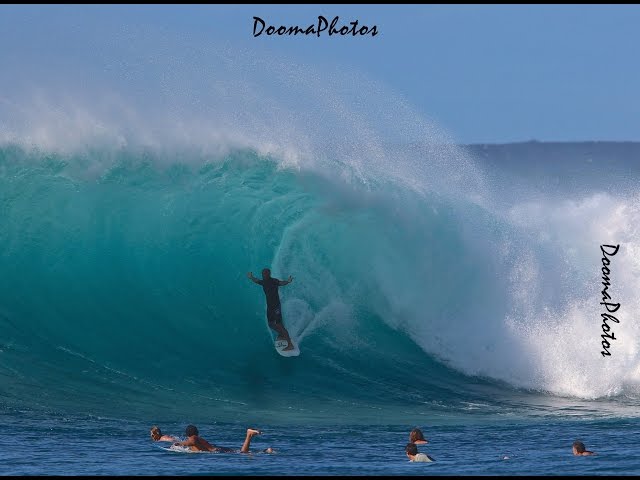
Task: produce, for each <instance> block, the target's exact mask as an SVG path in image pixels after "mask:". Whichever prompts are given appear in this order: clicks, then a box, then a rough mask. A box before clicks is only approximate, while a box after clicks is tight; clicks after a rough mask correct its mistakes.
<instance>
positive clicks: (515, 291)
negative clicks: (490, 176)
mask: <svg viewBox="0 0 640 480" xmlns="http://www.w3.org/2000/svg"><path fill="white" fill-rule="evenodd" d="M105 156H106V155H105V154H104V152H103V154H102V157H105ZM94 157H95V155H94ZM185 158H186V157H180V156H176V158H174V159H173V161H169V159H167V158H166V157H165V158H163V159H162V161H161V160H160V159H159V158H158V157H157V155H155V154H153V153H149V152H146V153H143V152H135V153H133V152H126V151H121V152H119V153H116V154H113V155H111V156H110V164H109V166H108V168H107V167H105V168H104V169H103V171H102V172H101V173H100V175H98V176H95V175H94V176H87V175H84V176H83V175H79V174H78V172H79V171H80V167H81V166H82V167H86V165H88V164H90V163H91V159H92V157H91V156H90V155H85V156H82V155H76V156H69V157H67V156H62V155H59V154H43V153H42V152H26V151H24V150H23V149H21V148H20V147H15V146H14V147H5V148H4V149H3V150H2V152H1V155H0V168H1V172H2V176H1V177H0V192H1V195H0V205H1V207H2V215H1V217H0V232H1V233H0V245H2V250H1V252H0V253H1V257H0V258H1V265H2V276H1V279H0V305H1V306H2V310H1V311H0V322H1V323H2V328H1V329H0V332H1V333H0V340H1V344H0V355H1V356H0V359H2V363H1V364H0V373H1V374H2V377H3V389H2V394H3V400H4V401H6V402H8V403H10V404H19V405H22V406H25V405H26V406H30V407H34V408H35V407H39V408H40V407H43V408H56V409H63V410H73V411H77V410H81V411H89V412H94V413H95V412H102V413H105V412H109V413H112V414H118V415H131V414H138V415H147V416H148V415H150V414H152V412H153V414H154V415H161V414H162V412H166V413H167V414H169V413H171V414H173V415H175V414H182V413H186V412H189V414H190V415H196V416H197V415H202V416H203V417H206V416H207V415H215V416H216V417H217V418H226V419H231V418H236V417H237V418H246V415H247V411H250V412H251V415H270V416H273V415H277V416H282V417H283V418H296V419H304V420H306V421H308V420H310V419H321V418H330V419H332V420H336V419H339V418H344V419H347V418H348V419H350V420H354V419H357V418H361V419H363V420H367V421H371V420H372V419H375V418H379V417H380V416H385V418H386V419H388V418H389V415H391V413H390V412H392V411H395V412H396V414H398V415H401V414H402V415H406V413H407V411H412V412H413V413H417V412H420V413H422V414H427V415H432V416H447V415H452V414H453V415H458V414H459V415H463V414H465V413H468V412H469V411H470V410H474V409H477V410H481V411H482V412H483V413H493V414H497V413H498V412H500V411H502V413H503V414H504V412H505V411H507V412H510V413H511V414H517V413H518V412H520V413H523V412H525V411H526V410H527V407H526V406H527V404H529V403H532V402H533V400H532V399H533V398H535V399H536V400H535V402H536V403H538V404H540V403H542V404H544V403H545V402H546V403H547V404H548V407H547V412H548V413H551V412H553V411H554V410H555V409H557V408H558V405H563V407H562V408H565V407H567V405H573V406H575V405H582V404H583V402H584V401H585V399H589V398H601V399H602V398H609V399H610V402H613V404H614V405H616V404H617V405H618V407H619V406H620V405H624V404H625V403H628V401H629V400H628V399H629V398H631V399H633V398H635V393H633V392H635V385H636V384H635V383H634V382H633V376H629V369H628V366H629V362H630V363H633V362H635V361H636V357H635V356H634V353H633V348H634V346H635V344H634V341H635V340H634V337H631V336H630V335H628V328H630V327H629V326H626V325H625V324H624V323H621V324H620V328H619V330H616V332H618V331H619V343H616V344H614V346H613V347H612V350H613V355H612V357H611V358H609V359H607V360H611V361H612V363H614V364H616V365H622V366H623V367H625V368H622V369H621V370H620V372H617V375H613V376H610V377H604V376H602V377H600V376H598V375H599V374H600V372H599V370H598V362H602V360H601V359H600V358H598V357H599V356H600V354H599V348H598V347H599V345H598V343H597V340H598V339H599V337H598V327H599V326H598V325H596V327H595V328H592V327H591V326H589V325H588V323H589V322H591V321H593V319H586V318H584V317H585V316H586V314H585V312H587V311H589V308H590V307H585V306H583V305H581V303H580V297H579V296H577V295H576V293H575V292H574V291H573V290H575V288H574V285H575V284H574V283H573V282H574V280H573V278H574V277H572V280H571V281H569V282H568V285H567V287H566V288H564V287H563V285H562V283H563V280H564V279H565V277H563V276H562V275H561V273H562V272H560V270H562V269H566V268H567V265H566V263H565V264H563V265H558V268H557V269H556V271H554V270H553V269H552V268H551V265H553V264H554V262H556V261H557V255H556V254H555V253H554V252H555V251H556V250H558V248H557V246H558V245H560V246H562V244H563V242H565V241H566V238H567V237H565V236H561V235H559V234H558V238H553V237H550V236H545V238H544V239H543V240H541V241H534V240H533V239H531V237H530V236H528V235H527V234H526V230H527V229H528V228H531V227H535V229H536V230H537V231H538V232H544V231H545V229H549V230H550V231H554V230H555V231H556V232H560V233H566V232H567V231H569V232H572V231H573V233H574V237H573V240H574V241H576V240H577V238H578V237H579V235H580V232H581V231H582V228H583V223H584V222H586V223H589V220H588V219H587V218H590V217H591V215H592V214H593V211H594V210H595V211H596V212H597V211H598V209H600V208H606V209H607V210H613V211H615V212H618V213H617V215H618V216H619V217H620V218H619V220H618V222H617V223H615V224H614V225H618V228H620V229H621V231H623V232H624V231H626V230H625V228H628V224H626V223H625V222H626V220H627V218H626V215H628V213H626V210H628V209H629V206H626V208H625V206H621V205H619V204H616V203H615V201H614V200H612V199H607V198H606V197H602V196H599V197H597V198H592V199H590V200H587V201H585V202H584V203H583V204H567V205H565V206H564V207H562V206H561V207H560V208H556V209H555V210H554V212H555V213H552V214H550V215H549V214H548V213H544V211H543V208H544V204H529V203H527V204H523V205H520V206H518V207H513V208H512V209H511V210H510V211H509V212H508V213H509V215H511V216H512V217H513V218H512V219H511V221H509V220H508V218H507V216H503V217H498V216H497V215H495V214H490V213H489V211H487V210H486V209H484V208H482V207H480V206H478V205H477V204H475V203H473V202H470V201H466V200H464V199H462V198H456V199H454V198H452V197H447V196H442V195H435V194H426V195H422V194H417V193H415V192H412V191H407V190H401V189H399V188H395V189H394V188H391V187H384V188H380V189H377V190H372V189H368V190H363V189H359V187H358V188H356V187H353V185H351V187H350V186H349V184H346V183H344V182H340V181H330V180H328V179H327V178H326V177H324V176H320V175H317V174H315V173H310V172H305V171H300V170H291V169H284V168H281V166H279V165H278V164H277V162H275V161H273V160H272V159H267V158H264V157H261V156H260V155H258V154H256V153H255V152H252V151H250V150H239V151H235V152H233V153H231V154H229V155H226V156H224V157H221V158H198V159H193V158H191V159H187V160H185ZM159 165H162V166H159ZM602 204H604V207H603V205H602ZM580 214H582V215H583V216H584V217H587V218H583V219H581V218H580V216H579V215H580ZM569 218H573V219H575V220H574V223H573V224H570V225H567V219H569ZM523 219H526V220H523ZM518 221H519V222H520V223H522V224H523V225H519V224H518ZM518 225H519V230H518V228H516V227H518ZM631 240H632V239H631ZM549 242H551V243H554V247H556V248H555V249H549V248H546V249H545V248H544V247H545V245H546V244H548V243H549ZM534 247H535V248H534ZM580 247H581V245H578V244H575V243H574V245H573V248H578V249H579V248H580ZM597 247H598V246H597V245H596V246H595V248H597ZM567 248H568V247H567ZM584 248H585V250H586V249H593V248H594V246H593V245H591V242H589V241H588V239H585V245H584ZM626 255H627V256H626V257H623V259H624V260H625V261H622V260H621V261H620V262H615V263H616V264H619V268H615V267H614V268H612V270H613V271H614V272H615V273H616V277H614V278H615V280H617V281H619V282H620V284H621V285H622V284H624V282H625V281H627V280H633V277H632V276H631V278H625V276H627V277H629V276H630V275H632V272H631V271H629V270H626V269H625V263H626V264H627V266H628V265H629V262H630V260H631V259H632V258H631V254H630V253H628V252H627V253H626ZM565 259H566V257H565ZM615 260H617V258H616V259H615ZM581 261H582V260H581V259H580V257H579V256H577V255H576V260H575V265H569V267H574V268H575V269H576V271H579V268H578V267H579V263H580V262H581ZM631 265H633V264H632V263H631ZM265 266H270V267H271V268H272V270H273V274H274V276H276V277H280V278H286V277H287V276H288V275H293V276H294V277H295V280H294V282H293V283H292V284H291V285H289V286H286V287H282V288H281V297H282V300H283V313H284V319H285V324H286V325H287V326H288V328H289V330H290V332H291V334H292V336H293V338H295V339H296V340H297V342H298V343H299V345H300V349H301V351H302V354H301V355H300V357H297V358H289V359H285V358H281V357H280V356H278V355H277V354H276V353H275V352H274V350H273V347H272V344H271V339H270V337H269V333H268V329H267V326H266V320H265V312H264V296H263V293H262V290H261V288H260V287H259V286H257V285H254V284H253V283H251V282H250V281H249V280H248V279H247V278H246V272H247V271H249V270H252V271H254V272H255V273H256V274H258V272H259V271H260V270H261V268H263V267H265ZM545 266H546V267H549V270H547V271H542V270H543V267H545ZM588 267H589V268H591V267H593V268H594V269H597V267H598V265H597V264H595V265H593V264H592V265H589V266H588ZM616 267H617V265H616ZM556 275H557V276H556ZM612 277H613V275H612ZM556 279H557V280H556ZM545 282H549V283H551V285H545ZM595 285H596V287H597V284H595ZM545 288H546V291H545ZM541 299H543V300H544V301H541ZM624 300H625V301H624V302H623V305H624V308H625V309H626V308H630V307H632V306H633V304H632V303H630V302H629V300H630V297H625V298H624ZM551 301H553V302H554V303H547V302H551ZM536 302H540V303H536ZM558 312H560V313H558ZM596 320H597V317H596ZM617 327H618V325H616V328H617ZM635 338H637V337H635ZM576 339H579V340H580V341H581V342H584V343H583V344H579V343H578V342H576ZM625 357H626V358H625ZM608 373H609V374H612V373H614V372H613V370H611V371H609V372H608ZM591 374H593V376H592V375H591ZM587 377H592V379H591V380H590V379H589V378H587ZM605 380H606V382H605ZM522 388H524V389H530V390H533V391H534V392H538V393H533V392H529V393H527V392H523V391H520V390H518V389H522ZM629 395H631V397H629ZM559 396H560V397H559ZM561 396H569V397H570V398H566V399H565V400H564V401H562V399H561ZM616 398H617V399H618V400H617V402H616ZM625 398H626V399H627V400H624V399H625ZM527 399H528V400H527ZM623 400H624V401H623ZM478 405H480V406H481V407H479V406H478ZM416 406H417V407H416ZM618 407H616V408H618ZM416 408H417V410H416ZM600 408H601V405H600ZM543 410H544V409H543ZM190 418H192V417H190Z"/></svg>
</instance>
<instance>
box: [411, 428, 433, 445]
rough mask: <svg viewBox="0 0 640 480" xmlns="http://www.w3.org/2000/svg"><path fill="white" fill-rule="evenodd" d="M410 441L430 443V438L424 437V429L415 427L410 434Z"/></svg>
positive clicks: (417, 443)
mask: <svg viewBox="0 0 640 480" xmlns="http://www.w3.org/2000/svg"><path fill="white" fill-rule="evenodd" d="M409 442H411V443H415V444H416V445H420V444H424V443H429V440H427V439H426V438H424V435H423V434H422V430H420V429H419V428H414V429H413V430H411V433H410V434H409Z"/></svg>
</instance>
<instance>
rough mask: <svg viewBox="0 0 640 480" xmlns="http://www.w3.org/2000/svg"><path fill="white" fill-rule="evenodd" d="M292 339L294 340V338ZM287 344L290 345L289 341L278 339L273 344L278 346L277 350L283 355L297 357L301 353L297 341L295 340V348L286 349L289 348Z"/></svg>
mask: <svg viewBox="0 0 640 480" xmlns="http://www.w3.org/2000/svg"><path fill="white" fill-rule="evenodd" d="M291 341H293V338H292V339H291ZM287 345H289V343H288V342H287V341H286V340H276V341H275V342H273V346H274V347H276V352H278V353H279V354H280V355H282V356H283V357H297V356H298V355H300V349H299V348H298V343H297V342H293V350H284V349H285V348H287Z"/></svg>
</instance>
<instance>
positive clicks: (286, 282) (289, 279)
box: [278, 275, 293, 287]
mask: <svg viewBox="0 0 640 480" xmlns="http://www.w3.org/2000/svg"><path fill="white" fill-rule="evenodd" d="M291 282H293V277H292V276H291V275H289V278H288V279H287V280H278V285H280V286H281V287H282V286H283V285H289V284H290V283H291Z"/></svg>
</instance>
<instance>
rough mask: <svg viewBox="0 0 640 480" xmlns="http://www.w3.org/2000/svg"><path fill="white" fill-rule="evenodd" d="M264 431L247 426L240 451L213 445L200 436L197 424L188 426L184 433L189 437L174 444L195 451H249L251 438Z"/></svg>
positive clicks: (267, 451) (268, 449) (270, 451)
mask: <svg viewBox="0 0 640 480" xmlns="http://www.w3.org/2000/svg"><path fill="white" fill-rule="evenodd" d="M261 433H262V432H261V431H260V430H255V429H253V428H247V436H246V437H245V439H244V443H243V444H242V448H241V449H240V452H238V450H237V449H235V448H227V447H217V446H215V445H211V444H210V443H209V442H207V441H206V440H205V439H204V438H202V437H201V436H199V432H198V427H196V426H195V425H189V426H187V428H186V430H185V432H184V434H185V436H186V437H187V439H186V440H184V441H182V442H176V443H174V445H176V446H181V447H189V448H190V449H191V450H193V451H195V452H217V453H248V452H249V446H250V445H251V439H252V438H253V437H254V436H255V435H260V434H261ZM272 451H273V450H272V449H271V447H269V448H267V449H266V450H264V452H265V453H272Z"/></svg>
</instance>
